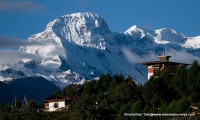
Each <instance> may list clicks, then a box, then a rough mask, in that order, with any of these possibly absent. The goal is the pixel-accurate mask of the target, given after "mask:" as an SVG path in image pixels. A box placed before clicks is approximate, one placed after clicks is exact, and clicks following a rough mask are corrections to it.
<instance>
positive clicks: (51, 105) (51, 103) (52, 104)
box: [45, 95, 73, 111]
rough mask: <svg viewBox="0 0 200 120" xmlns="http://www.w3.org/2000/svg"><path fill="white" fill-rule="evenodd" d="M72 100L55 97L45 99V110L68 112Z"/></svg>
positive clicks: (66, 97) (65, 97) (70, 98)
mask: <svg viewBox="0 0 200 120" xmlns="http://www.w3.org/2000/svg"><path fill="white" fill-rule="evenodd" d="M72 100H73V98H72V97H68V96H58V95H53V96H51V97H48V98H46V99H45V109H46V110H47V111H62V110H67V109H68V108H69V104H70V103H71V101H72Z"/></svg>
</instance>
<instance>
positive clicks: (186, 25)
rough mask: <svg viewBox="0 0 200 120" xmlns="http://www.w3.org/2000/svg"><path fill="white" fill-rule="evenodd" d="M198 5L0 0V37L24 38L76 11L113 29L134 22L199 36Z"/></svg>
mask: <svg viewBox="0 0 200 120" xmlns="http://www.w3.org/2000/svg"><path fill="white" fill-rule="evenodd" d="M199 6H200V0H0V36H4V37H9V38H18V39H26V38H27V37H28V36H30V35H32V34H35V33H38V32H42V31H43V30H44V29H45V27H46V25H47V23H48V22H50V21H52V20H54V19H55V18H56V17H58V16H61V15H65V14H71V13H76V12H93V13H97V14H99V15H100V16H101V17H102V18H104V19H105V21H106V22H107V24H108V26H109V27H110V29H111V30H112V31H115V32H124V31H125V30H127V29H128V28H129V27H131V26H132V25H137V26H139V27H142V28H146V29H158V28H172V29H175V30H176V31H178V32H182V33H183V34H185V35H186V36H198V35H200V9H199Z"/></svg>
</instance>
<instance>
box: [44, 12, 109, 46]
mask: <svg viewBox="0 0 200 120" xmlns="http://www.w3.org/2000/svg"><path fill="white" fill-rule="evenodd" d="M45 31H49V32H51V31H52V32H53V33H55V34H56V36H58V37H59V38H61V39H62V40H67V41H69V42H71V43H73V44H77V45H80V46H87V47H93V48H98V49H105V44H106V42H105V39H106V37H105V35H108V34H110V33H111V32H110V30H109V27H108V25H107V23H106V22H105V21H104V19H103V18H101V17H99V15H97V14H93V13H88V12H85V13H74V14H70V15H64V16H61V17H58V18H57V19H55V20H54V21H53V22H50V23H49V24H48V25H47V28H46V30H45Z"/></svg>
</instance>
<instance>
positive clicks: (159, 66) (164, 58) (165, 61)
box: [142, 54, 188, 80]
mask: <svg viewBox="0 0 200 120" xmlns="http://www.w3.org/2000/svg"><path fill="white" fill-rule="evenodd" d="M170 57H171V56H168V55H165V54H163V55H161V56H158V58H159V59H160V60H159V61H151V62H144V63H142V64H143V65H146V66H147V68H148V80H149V79H150V78H151V76H153V75H155V74H158V73H160V72H161V71H162V70H164V69H166V68H168V69H170V70H171V72H172V74H174V73H175V72H176V69H177V68H178V66H180V65H188V64H186V63H178V62H170V61H169V58H170Z"/></svg>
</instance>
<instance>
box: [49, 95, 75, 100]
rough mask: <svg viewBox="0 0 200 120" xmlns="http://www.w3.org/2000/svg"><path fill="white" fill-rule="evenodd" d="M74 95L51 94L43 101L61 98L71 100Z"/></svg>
mask: <svg viewBox="0 0 200 120" xmlns="http://www.w3.org/2000/svg"><path fill="white" fill-rule="evenodd" d="M72 99H74V97H70V96H61V95H52V96H50V97H47V98H45V101H63V100H72Z"/></svg>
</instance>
